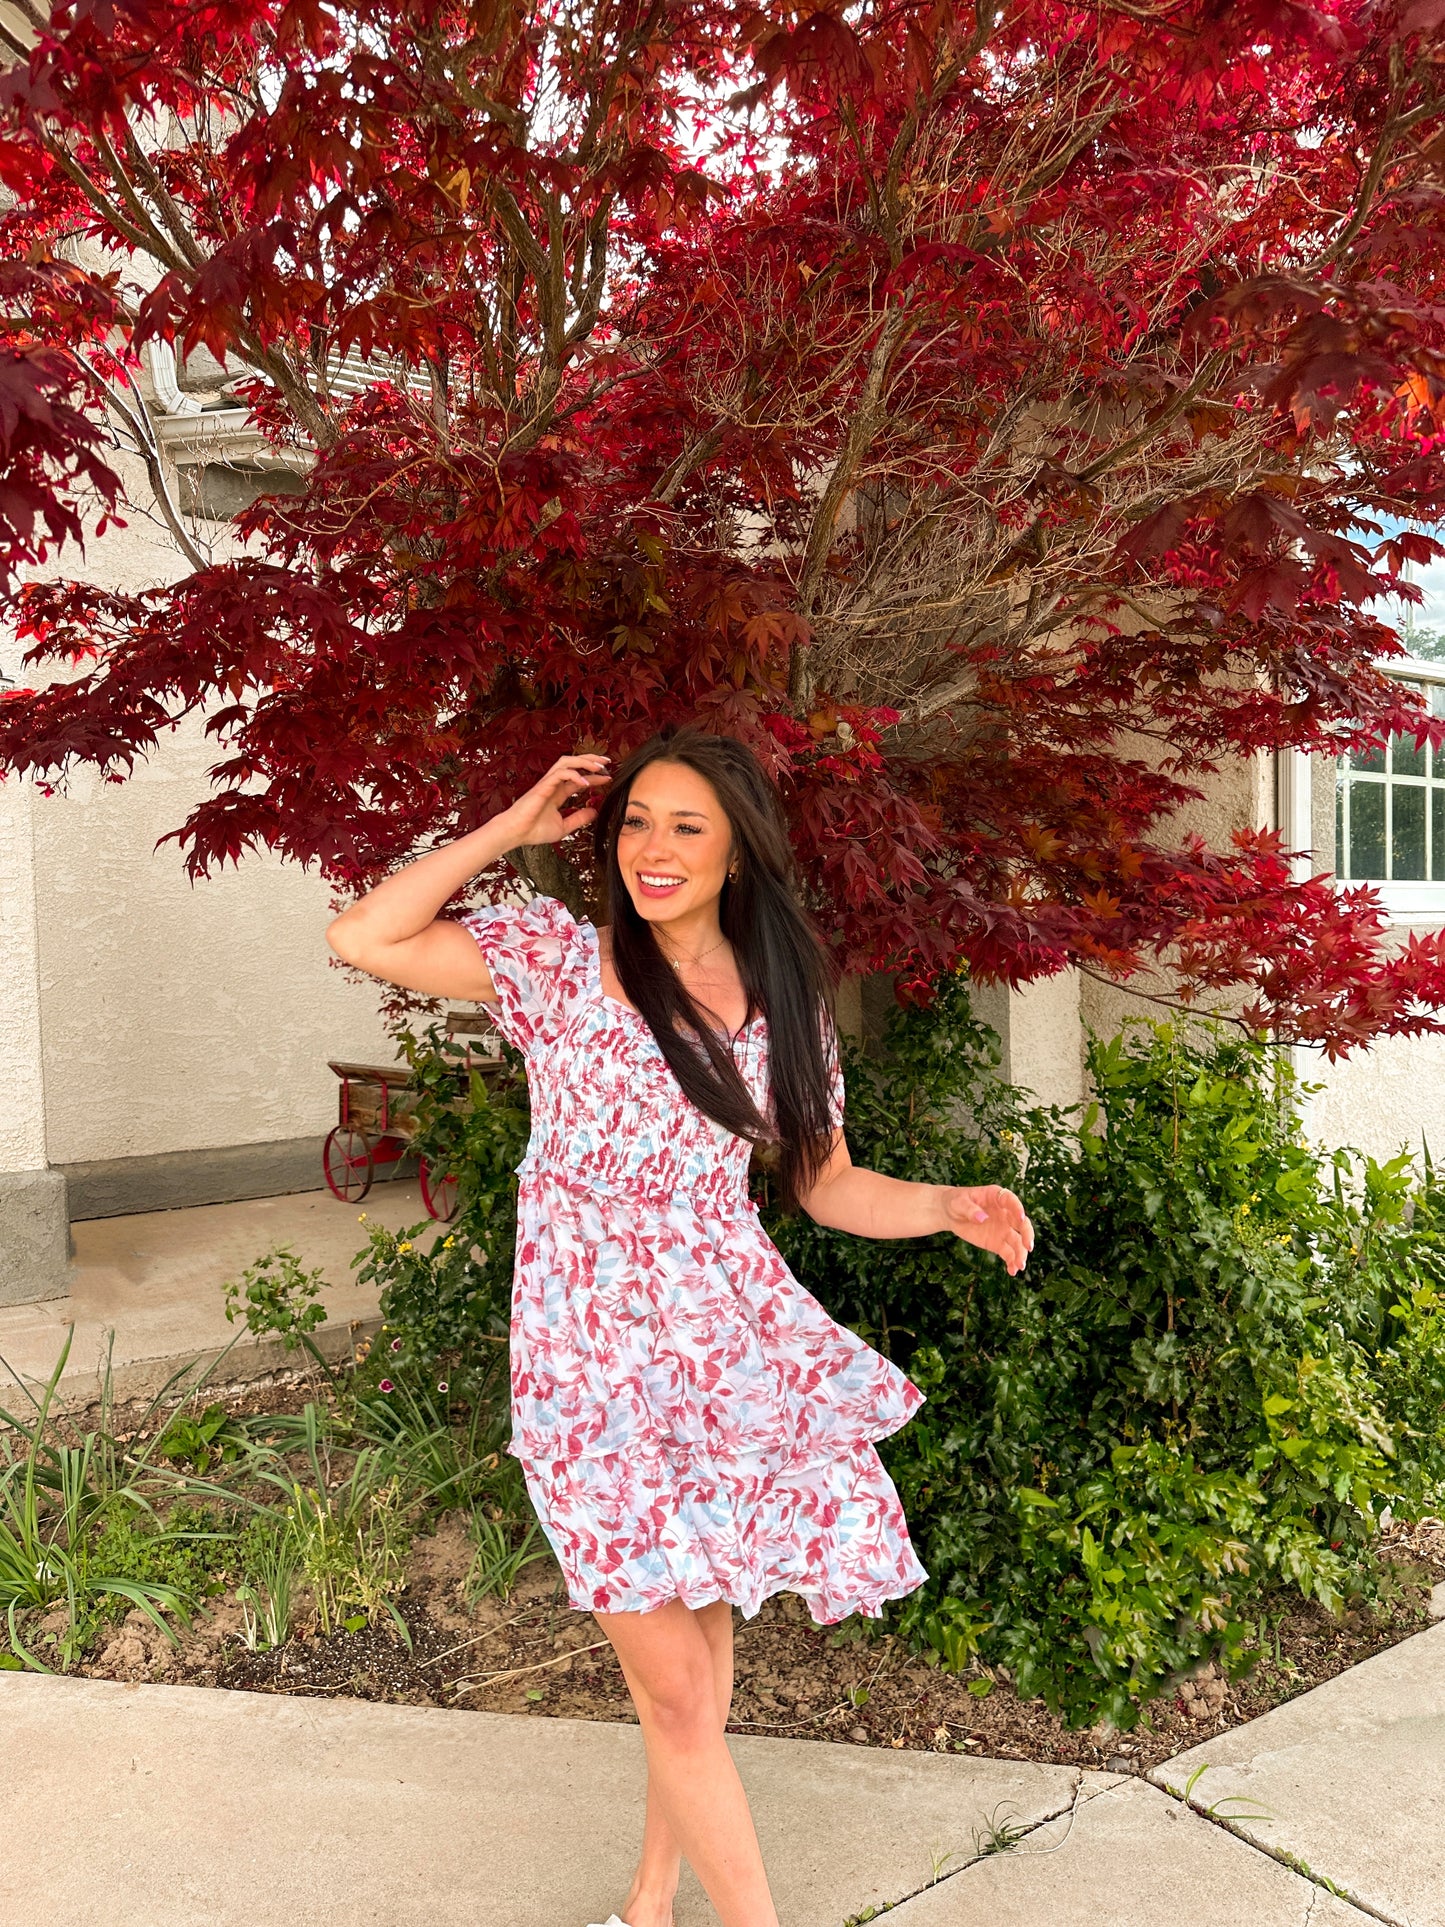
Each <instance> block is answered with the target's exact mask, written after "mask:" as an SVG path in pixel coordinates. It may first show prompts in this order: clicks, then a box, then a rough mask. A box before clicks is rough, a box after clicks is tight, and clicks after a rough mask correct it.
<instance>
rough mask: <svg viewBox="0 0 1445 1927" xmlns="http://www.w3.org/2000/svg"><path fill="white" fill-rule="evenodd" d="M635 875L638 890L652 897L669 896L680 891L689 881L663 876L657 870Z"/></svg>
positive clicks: (682, 878) (641, 871) (683, 878)
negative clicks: (675, 891)
mask: <svg viewBox="0 0 1445 1927" xmlns="http://www.w3.org/2000/svg"><path fill="white" fill-rule="evenodd" d="M634 875H635V876H636V878H637V887H638V889H639V890H641V891H642V892H643V894H644V895H645V896H650V897H662V896H667V895H669V894H670V893H671V892H672V891H674V890H680V889H681V888H682V886H683V884H684V883H685V882H686V881H687V879H686V877H669V876H663V875H662V874H661V873H660V872H658V871H655V870H637V871H635V872H634Z"/></svg>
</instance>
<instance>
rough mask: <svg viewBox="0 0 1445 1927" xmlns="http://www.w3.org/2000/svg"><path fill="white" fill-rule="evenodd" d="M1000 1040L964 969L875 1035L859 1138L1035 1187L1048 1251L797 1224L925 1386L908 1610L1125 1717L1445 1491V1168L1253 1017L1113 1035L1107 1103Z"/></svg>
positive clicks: (878, 1158)
mask: <svg viewBox="0 0 1445 1927" xmlns="http://www.w3.org/2000/svg"><path fill="white" fill-rule="evenodd" d="M995 1059H996V1052H995V1050H994V1048H993V1045H992V1040H991V1039H990V1038H989V1036H988V1035H987V1033H986V1032H984V1031H983V1030H982V1028H981V1027H980V1026H979V1024H978V1023H977V1021H976V1020H975V1019H974V1018H973V1016H972V1014H971V1011H970V1009H969V1004H968V998H967V992H966V989H965V987H964V985H963V983H962V982H961V981H959V980H953V981H950V982H948V983H945V984H944V985H942V986H941V988H940V992H939V995H938V996H937V999H936V1001H935V1002H934V1004H933V1005H932V1007H931V1008H929V1009H927V1010H922V1009H912V1010H909V1011H904V1012H900V1013H899V1014H898V1016H897V1017H896V1018H895V1019H894V1021H893V1023H892V1025H891V1027H890V1031H889V1034H888V1038H887V1040H886V1047H885V1051H884V1053H883V1055H882V1056H881V1057H880V1058H879V1059H877V1060H874V1059H869V1058H866V1057H864V1056H862V1055H860V1054H859V1053H858V1052H857V1051H850V1052H849V1053H847V1063H846V1074H847V1079H848V1120H849V1121H848V1133H849V1142H850V1146H851V1148H852V1151H853V1155H854V1157H855V1158H856V1160H857V1161H858V1162H859V1163H860V1164H865V1165H871V1166H873V1167H874V1168H876V1169H878V1170H883V1171H888V1172H891V1173H893V1174H895V1175H897V1176H900V1177H908V1178H915V1179H925V1180H929V1181H933V1182H951V1183H959V1184H977V1183H986V1182H1003V1183H1008V1184H1011V1185H1012V1186H1014V1187H1015V1188H1017V1189H1018V1190H1019V1191H1020V1192H1021V1193H1022V1195H1023V1196H1024V1197H1025V1200H1026V1203H1027V1206H1028V1209H1029V1212H1030V1215H1031V1217H1032V1218H1033V1221H1034V1225H1035V1230H1036V1235H1037V1243H1036V1246H1035V1249H1034V1252H1033V1255H1032V1257H1031V1259H1030V1262H1029V1265H1028V1268H1027V1270H1026V1271H1025V1273H1024V1274H1023V1275H1022V1276H1020V1277H1018V1278H1014V1279H1010V1278H1009V1277H1008V1276H1007V1274H1006V1273H1005V1272H1004V1271H1003V1268H1002V1267H1001V1266H1000V1265H999V1264H998V1263H997V1262H996V1261H995V1260H993V1259H990V1258H987V1257H984V1256H983V1255H981V1254H979V1253H977V1252H975V1251H973V1250H971V1249H970V1248H968V1247H967V1246H964V1245H962V1244H960V1243H959V1242H958V1241H956V1240H952V1239H949V1238H947V1237H938V1238H928V1239H920V1240H916V1241H909V1242H907V1243H899V1244H896V1245H893V1246H890V1247H889V1248H888V1249H887V1251H886V1254H885V1253H883V1252H880V1250H879V1248H878V1247H877V1246H876V1245H869V1244H866V1243H864V1242H863V1241H861V1240H858V1239H853V1238H849V1237H846V1236H844V1235H842V1234H839V1233H835V1232H829V1231H826V1230H823V1229H822V1228H820V1227H819V1226H817V1225H814V1224H813V1223H812V1222H811V1221H810V1220H807V1219H780V1218H778V1217H776V1215H771V1216H769V1217H768V1220H767V1222H768V1228H769V1230H770V1232H771V1233H772V1235H773V1236H774V1237H775V1238H776V1239H777V1241H778V1243H779V1245H780V1246H781V1247H782V1249H783V1250H784V1253H785V1255H786V1256H787V1257H788V1259H789V1261H790V1263H792V1265H793V1267H794V1269H795V1270H796V1271H797V1272H798V1274H799V1276H800V1277H801V1278H802V1279H803V1281H804V1282H805V1283H806V1284H807V1285H808V1287H809V1288H810V1289H811V1290H812V1291H814V1292H815V1293H816V1294H817V1296H818V1297H819V1298H821V1299H822V1300H823V1302H824V1303H825V1304H826V1305H827V1306H828V1307H829V1309H830V1310H831V1311H832V1312H833V1313H834V1315H835V1316H837V1317H839V1318H840V1319H842V1320H843V1321H844V1322H846V1323H848V1324H850V1325H852V1326H853V1327H854V1328H855V1329H856V1330H858V1331H860V1332H861V1333H863V1335H864V1336H866V1337H867V1338H868V1339H869V1340H870V1342H871V1343H873V1344H875V1345H877V1346H878V1347H879V1348H880V1349H881V1350H883V1351H885V1352H887V1353H888V1354H889V1355H890V1356H892V1357H893V1358H894V1359H895V1360H896V1361H897V1362H898V1363H899V1364H900V1365H901V1366H902V1367H903V1368H904V1369H905V1370H907V1371H908V1372H909V1374H910V1375H911V1376H912V1377H913V1379H914V1380H915V1381H916V1382H917V1384H918V1385H919V1386H920V1387H921V1388H922V1389H923V1390H924V1391H925V1392H926V1393H927V1394H928V1403H927V1404H926V1405H925V1406H924V1407H923V1408H922V1410H921V1411H920V1412H919V1413H918V1415H917V1416H916V1417H915V1418H914V1419H913V1421H912V1422H911V1423H910V1424H909V1425H908V1426H907V1427H905V1428H904V1429H903V1430H902V1431H901V1432H900V1433H898V1434H897V1435H895V1436H894V1437H893V1438H891V1439H889V1440H887V1441H885V1442H884V1443H883V1445H882V1448H881V1450H882V1453H883V1457H884V1460H885V1463H886V1464H887V1465H888V1467H889V1470H890V1472H891V1473H892V1475H893V1477H894V1479H895V1481H896V1483H897V1484H898V1487H899V1491H900V1494H901V1495H902V1497H903V1500H904V1503H905V1506H906V1508H907V1511H908V1516H909V1519H910V1522H911V1526H912V1529H913V1533H914V1537H915V1540H916V1542H917V1544H918V1548H919V1552H920V1556H921V1557H922V1559H923V1561H924V1564H925V1565H926V1566H927V1567H928V1568H929V1572H930V1579H929V1583H928V1584H927V1585H926V1586H925V1587H923V1588H921V1589H920V1591H919V1592H918V1593H916V1594H914V1595H913V1596H912V1597H911V1598H910V1599H909V1600H907V1601H905V1602H903V1604H902V1605H901V1607H900V1608H899V1609H898V1619H897V1623H898V1625H899V1627H900V1628H901V1630H903V1631H904V1632H906V1633H908V1634H910V1635H911V1636H913V1637H914V1638H919V1639H922V1640H924V1641H926V1642H927V1643H928V1644H929V1645H931V1646H933V1647H934V1648H935V1649H936V1650H937V1651H938V1652H939V1653H940V1654H941V1655H942V1656H943V1660H944V1663H945V1664H946V1665H949V1666H954V1667H957V1666H962V1665H964V1664H966V1663H967V1662H968V1661H969V1660H970V1659H971V1658H973V1657H975V1656H978V1657H980V1658H982V1659H984V1660H985V1661H987V1662H990V1663H992V1664H993V1665H995V1666H1002V1667H1004V1668H1006V1669H1007V1670H1009V1671H1010V1672H1011V1673H1012V1675H1013V1677H1014V1678H1015V1679H1016V1681H1017V1684H1018V1686H1019V1689H1020V1690H1021V1691H1022V1692H1024V1693H1025V1694H1035V1693H1038V1694H1042V1695H1043V1697H1044V1698H1045V1699H1046V1700H1047V1701H1048V1703H1049V1704H1050V1705H1051V1706H1052V1707H1054V1708H1055V1709H1056V1710H1057V1711H1060V1712H1062V1713H1063V1714H1064V1715H1065V1716H1066V1717H1068V1718H1070V1719H1072V1720H1078V1721H1082V1720H1087V1719H1096V1718H1100V1717H1107V1718H1109V1719H1112V1720H1113V1721H1114V1722H1115V1723H1117V1724H1118V1725H1119V1726H1128V1725H1130V1724H1132V1723H1133V1722H1134V1720H1135V1719H1137V1717H1138V1714H1139V1710H1140V1708H1141V1707H1142V1706H1143V1705H1144V1704H1145V1703H1146V1702H1147V1701H1148V1699H1149V1698H1150V1697H1152V1696H1153V1695H1154V1694H1156V1693H1157V1692H1159V1691H1160V1690H1161V1689H1162V1688H1163V1687H1164V1686H1165V1685H1166V1684H1167V1683H1168V1681H1169V1680H1170V1679H1171V1678H1172V1676H1174V1675H1175V1674H1176V1673H1177V1672H1178V1671H1180V1670H1182V1669H1183V1668H1185V1667H1188V1666H1190V1665H1192V1664H1194V1663H1195V1662H1197V1661H1198V1660H1200V1659H1201V1658H1203V1657H1204V1656H1205V1655H1207V1654H1217V1655H1219V1656H1220V1657H1221V1658H1222V1659H1223V1661H1224V1663H1225V1664H1226V1665H1227V1666H1228V1667H1230V1668H1232V1669H1234V1670H1236V1671H1237V1670H1240V1669H1242V1668H1243V1667H1245V1666H1246V1665H1247V1664H1248V1663H1249V1662H1250V1660H1251V1657H1252V1655H1253V1650H1254V1637H1255V1635H1254V1627H1255V1625H1256V1624H1257V1621H1258V1605H1259V1601H1260V1596H1261V1594H1262V1592H1263V1591H1265V1590H1266V1589H1269V1588H1278V1587H1280V1586H1289V1587H1292V1588H1295V1589H1296V1590H1297V1591H1298V1592H1300V1593H1302V1594H1304V1595H1305V1596H1306V1597H1311V1598H1315V1599H1318V1600H1319V1601H1321V1602H1322V1603H1323V1604H1324V1605H1325V1606H1326V1607H1328V1608H1330V1609H1332V1610H1338V1609H1340V1607H1341V1606H1342V1604H1343V1602H1344V1599H1345V1597H1346V1595H1347V1593H1350V1592H1352V1591H1357V1590H1364V1589H1367V1587H1368V1583H1369V1567H1370V1560H1369V1551H1368V1548H1369V1543H1370V1539H1371V1536H1372V1534H1373V1533H1374V1531H1375V1529H1376V1525H1377V1521H1378V1517H1379V1513H1380V1509H1381V1507H1382V1506H1383V1505H1384V1504H1385V1503H1386V1502H1387V1501H1388V1502H1389V1503H1391V1504H1392V1505H1393V1506H1394V1508H1395V1509H1396V1511H1397V1512H1408V1511H1409V1510H1411V1509H1412V1508H1415V1509H1419V1508H1421V1507H1423V1506H1425V1505H1427V1504H1429V1503H1431V1502H1432V1501H1433V1500H1437V1499H1438V1495H1439V1492H1440V1490H1441V1485H1442V1480H1445V1456H1442V1449H1441V1448H1442V1442H1445V1433H1442V1422H1441V1397H1442V1393H1445V1316H1442V1311H1441V1305H1442V1302H1445V1300H1442V1296H1441V1291H1440V1284H1441V1274H1442V1267H1445V1237H1442V1229H1445V1219H1442V1213H1441V1194H1440V1188H1439V1186H1438V1184H1437V1181H1436V1179H1435V1176H1434V1173H1433V1171H1430V1170H1428V1169H1427V1170H1426V1171H1425V1172H1424V1174H1423V1176H1421V1177H1419V1178H1417V1176H1416V1174H1415V1173H1414V1171H1413V1170H1412V1167H1411V1164H1410V1161H1409V1160H1408V1159H1407V1158H1399V1159H1396V1160H1393V1161H1392V1162H1391V1163H1389V1164H1385V1165H1378V1164H1375V1163H1373V1162H1372V1161H1370V1160H1367V1159H1363V1158H1360V1157H1358V1156H1356V1155H1355V1154H1352V1153H1349V1152H1343V1151H1341V1152H1336V1153H1334V1154H1332V1155H1330V1154H1326V1153H1323V1152H1319V1151H1317V1150H1315V1149H1312V1148H1311V1147H1310V1146H1309V1145H1307V1144H1306V1143H1305V1141H1304V1139H1303V1137H1302V1135H1301V1132H1300V1129H1299V1124H1298V1118H1297V1107H1296V1098H1297V1095H1298V1093H1297V1091H1296V1090H1295V1088H1294V1086H1293V1082H1292V1079H1291V1076H1290V1073H1289V1070H1288V1067H1287V1065H1286V1064H1285V1063H1284V1062H1283V1061H1282V1059H1280V1058H1279V1057H1278V1055H1277V1054H1276V1053H1274V1052H1272V1051H1271V1050H1270V1049H1269V1048H1268V1046H1266V1045H1265V1044H1264V1043H1261V1042H1254V1041H1250V1040H1248V1039H1245V1038H1243V1037H1242V1036H1239V1035H1237V1034H1225V1033H1223V1032H1221V1033H1219V1034H1218V1035H1216V1036H1213V1037H1210V1038H1206V1039H1205V1041H1203V1042H1201V1041H1198V1038H1197V1034H1196V1036H1195V1037H1194V1038H1193V1039H1191V1038H1190V1037H1186V1036H1185V1035H1183V1034H1182V1033H1181V1032H1180V1031H1178V1030H1177V1029H1174V1028H1171V1027H1170V1026H1167V1025H1141V1026H1138V1027H1135V1028H1132V1029H1131V1031H1130V1032H1129V1033H1126V1035H1125V1036H1124V1037H1121V1038H1117V1039H1114V1040H1113V1041H1111V1042H1107V1043H1105V1042H1099V1041H1095V1042H1093V1043H1092V1044H1091V1046H1090V1048H1089V1053H1088V1063H1089V1072H1090V1076H1091V1080H1092V1083H1093V1087H1094V1090H1095V1092H1096V1096H1097V1102H1096V1103H1095V1104H1094V1105H1092V1106H1091V1107H1090V1108H1089V1110H1088V1112H1087V1113H1086V1114H1085V1115H1084V1116H1083V1117H1082V1118H1077V1117H1073V1116H1064V1115H1061V1114H1060V1113H1058V1112H1045V1111H1040V1110H1027V1109H1025V1108H1024V1107H1023V1105H1022V1103H1021V1102H1020V1099H1019V1097H1018V1094H1017V1093H1015V1092H1012V1091H1009V1090H1007V1089H1005V1088H1001V1087H1000V1086H998V1085H997V1084H996V1083H995V1082H994V1081H993V1071H994V1063H995ZM1251 1608H1253V1609H1254V1615H1253V1618H1251Z"/></svg>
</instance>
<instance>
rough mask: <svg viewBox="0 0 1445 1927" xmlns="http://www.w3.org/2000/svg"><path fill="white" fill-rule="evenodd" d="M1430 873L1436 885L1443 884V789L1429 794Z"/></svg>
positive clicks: (1444, 850)
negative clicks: (1431, 846) (1431, 845)
mask: <svg viewBox="0 0 1445 1927" xmlns="http://www.w3.org/2000/svg"><path fill="white" fill-rule="evenodd" d="M1430 840H1431V843H1432V844H1433V846H1434V847H1433V849H1432V851H1431V863H1430V871H1431V875H1432V876H1433V878H1434V880H1435V882H1436V883H1445V789H1441V788H1438V787H1437V788H1435V789H1432V790H1431V792H1430Z"/></svg>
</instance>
